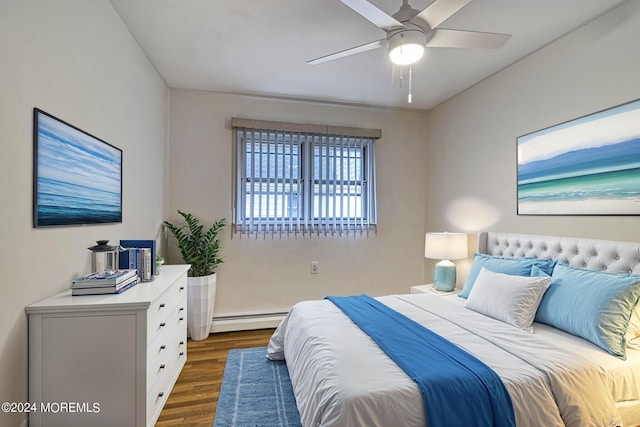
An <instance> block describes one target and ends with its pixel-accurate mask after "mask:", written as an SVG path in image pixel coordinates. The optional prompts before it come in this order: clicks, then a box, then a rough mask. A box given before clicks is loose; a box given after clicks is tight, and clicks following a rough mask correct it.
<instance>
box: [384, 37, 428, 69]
mask: <svg viewBox="0 0 640 427" xmlns="http://www.w3.org/2000/svg"><path fill="white" fill-rule="evenodd" d="M425 44H426V41H425V37H424V33H423V32H421V31H412V30H409V31H402V32H399V33H397V34H394V35H393V36H391V37H390V38H389V59H390V60H391V62H393V63H394V64H396V65H409V64H413V63H415V62H418V61H419V60H420V58H422V56H423V55H424V48H425Z"/></svg>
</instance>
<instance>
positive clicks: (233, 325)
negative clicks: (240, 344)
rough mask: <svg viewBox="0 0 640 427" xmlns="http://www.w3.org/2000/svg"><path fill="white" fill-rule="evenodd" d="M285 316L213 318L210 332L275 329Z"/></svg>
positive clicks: (272, 314)
mask: <svg viewBox="0 0 640 427" xmlns="http://www.w3.org/2000/svg"><path fill="white" fill-rule="evenodd" d="M286 315H287V313H286V312H283V313H262V314H246V315H237V316H221V317H214V318H213V323H212V324H211V330H210V331H211V332H212V333H215V332H230V331H248V330H251V329H267V328H275V327H276V326H278V325H279V324H280V322H281V321H282V319H284V317H285V316H286Z"/></svg>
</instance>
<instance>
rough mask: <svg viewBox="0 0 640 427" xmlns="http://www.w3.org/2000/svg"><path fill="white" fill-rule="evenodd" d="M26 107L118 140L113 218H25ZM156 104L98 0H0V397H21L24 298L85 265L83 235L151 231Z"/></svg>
mask: <svg viewBox="0 0 640 427" xmlns="http://www.w3.org/2000/svg"><path fill="white" fill-rule="evenodd" d="M33 107H39V108H41V109H43V110H45V111H47V112H48V113H50V114H53V115H55V116H57V117H59V118H61V119H63V120H65V121H67V122H69V123H71V124H74V125H76V126H77V127H79V128H81V129H83V130H85V131H87V132H89V133H91V134H93V135H95V136H97V137H99V138H101V139H104V140H105V141H108V142H110V143H112V144H113V145H115V146H117V147H119V148H121V149H122V150H123V152H124V153H123V158H124V200H123V206H124V217H123V223H122V224H121V225H104V226H90V227H64V228H49V229H33V228H32V215H31V212H32V162H33V158H32V155H33V150H32V146H33V145H32V144H33V143H32V114H33V113H32V110H33ZM167 114H168V89H167V87H166V85H165V84H164V82H163V81H162V80H161V79H160V77H159V76H158V74H157V73H156V71H155V70H154V68H153V67H152V66H151V64H150V63H149V61H148V60H147V58H146V56H145V55H144V54H143V53H142V51H141V50H140V48H139V47H138V45H137V44H136V42H135V41H134V39H133V37H132V36H131V35H130V33H129V32H128V31H127V29H126V27H125V26H124V24H123V23H122V21H121V20H120V18H119V17H118V15H117V14H116V13H115V11H114V10H113V8H112V6H111V4H110V3H109V2H108V1H107V0H91V1H87V0H56V1H50V0H4V1H2V2H1V3H0V149H1V152H2V155H0V200H1V202H0V203H2V214H1V221H0V236H1V241H2V243H1V244H0V271H2V279H1V280H0V401H2V402H5V401H8V402H25V401H27V384H28V374H27V369H28V364H27V362H28V359H27V316H26V315H25V312H24V307H25V306H26V305H28V304H30V303H33V302H35V301H38V300H40V299H43V298H45V297H48V296H50V295H53V294H54V293H56V292H58V291H61V290H63V289H66V288H68V287H69V286H70V284H71V279H72V278H73V277H74V276H76V275H79V274H84V273H88V272H89V271H90V254H89V251H88V250H87V248H88V247H89V246H91V245H92V244H94V242H95V240H97V239H110V240H111V241H113V242H117V241H118V240H119V239H121V238H155V237H156V236H157V235H158V234H159V233H158V230H159V229H160V223H161V221H162V219H163V211H164V205H165V197H164V193H165V191H164V190H165V188H164V187H165V174H166V166H165V165H166V146H167V132H168V130H167ZM60 345H64V343H60ZM23 422H24V423H25V424H26V417H25V416H24V415H23V414H13V415H11V414H6V413H0V425H2V426H7V427H12V426H18V425H21V423H23Z"/></svg>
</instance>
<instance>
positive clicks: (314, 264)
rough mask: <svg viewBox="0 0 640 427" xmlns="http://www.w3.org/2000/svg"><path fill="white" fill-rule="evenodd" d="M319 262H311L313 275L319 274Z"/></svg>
mask: <svg viewBox="0 0 640 427" xmlns="http://www.w3.org/2000/svg"><path fill="white" fill-rule="evenodd" d="M318 266H319V263H318V261H311V274H318Z"/></svg>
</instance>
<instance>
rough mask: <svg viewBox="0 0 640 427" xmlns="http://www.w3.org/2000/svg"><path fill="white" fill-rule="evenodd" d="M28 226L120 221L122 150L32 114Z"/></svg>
mask: <svg viewBox="0 0 640 427" xmlns="http://www.w3.org/2000/svg"><path fill="white" fill-rule="evenodd" d="M33 116H34V117H33V153H34V154H33V226H34V227H52V226H64V225H88V224H109V223H120V222H122V150H120V149H119V148H117V147H115V146H113V145H111V144H109V143H107V142H105V141H103V140H101V139H99V138H96V137H95V136H93V135H90V134H88V133H86V132H84V131H82V130H80V129H78V128H76V127H75V126H72V125H70V124H69V123H66V122H64V121H62V120H60V119H58V118H56V117H54V116H52V115H50V114H48V113H45V112H44V111H42V110H39V109H37V108H34V110H33Z"/></svg>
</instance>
